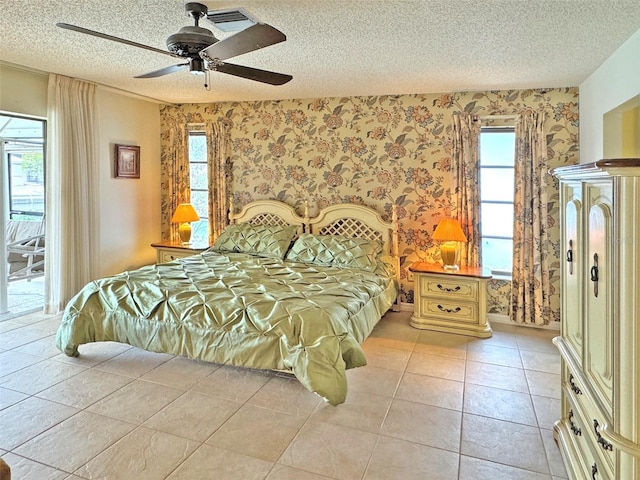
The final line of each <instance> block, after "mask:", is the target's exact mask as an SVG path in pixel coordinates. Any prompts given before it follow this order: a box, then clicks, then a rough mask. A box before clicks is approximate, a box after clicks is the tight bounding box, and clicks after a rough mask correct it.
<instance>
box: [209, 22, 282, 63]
mask: <svg viewBox="0 0 640 480" xmlns="http://www.w3.org/2000/svg"><path fill="white" fill-rule="evenodd" d="M286 39H287V36H286V35H285V34H284V33H282V32H281V31H280V30H278V29H277V28H273V27H272V26H271V25H267V24H265V23H257V24H255V25H252V26H251V27H249V28H247V29H245V30H242V31H241V32H238V33H236V34H235V35H232V36H230V37H227V38H225V39H223V40H220V41H219V42H216V43H214V44H213V45H210V46H208V47H207V48H205V49H203V50H202V51H201V52H200V53H201V54H202V53H204V54H206V55H208V56H209V57H211V58H217V59H218V60H226V59H227V58H231V57H237V56H238V55H242V54H244V53H249V52H253V51H254V50H259V49H260V48H264V47H268V46H270V45H275V44H276V43H280V42H284V41H285V40H286Z"/></svg>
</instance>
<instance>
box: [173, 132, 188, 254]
mask: <svg viewBox="0 0 640 480" xmlns="http://www.w3.org/2000/svg"><path fill="white" fill-rule="evenodd" d="M167 163H168V165H169V170H168V173H169V182H168V189H169V212H167V213H168V215H169V221H171V217H172V216H173V212H175V210H176V207H177V206H178V205H179V204H180V203H189V202H191V188H190V180H189V148H188V140H187V126H186V125H185V124H184V123H177V122H176V123H174V124H173V125H171V126H170V127H169V141H168V142H167ZM178 226H179V225H178V224H175V223H172V224H171V227H170V232H171V234H170V239H171V241H174V242H178V241H180V237H179V236H178Z"/></svg>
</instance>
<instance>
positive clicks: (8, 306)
mask: <svg viewBox="0 0 640 480" xmlns="http://www.w3.org/2000/svg"><path fill="white" fill-rule="evenodd" d="M45 140H46V122H45V121H44V120H39V119H33V118H25V117H20V116H14V115H9V114H0V142H1V146H0V150H1V154H2V167H1V168H0V180H1V181H0V194H1V195H0V197H1V199H2V208H0V225H2V227H3V228H1V229H0V239H1V240H2V245H3V249H2V252H3V261H2V263H1V265H0V320H1V319H3V318H7V317H8V316H11V317H13V316H16V315H20V314H22V313H27V312H29V311H33V310H36V309H38V308H42V303H43V298H44V260H45V257H44V242H45V231H44V216H45V173H46V172H45V152H46V148H45Z"/></svg>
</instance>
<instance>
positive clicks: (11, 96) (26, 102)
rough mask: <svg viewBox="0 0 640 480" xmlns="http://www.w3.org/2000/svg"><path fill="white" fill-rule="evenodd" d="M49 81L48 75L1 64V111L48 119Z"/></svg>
mask: <svg viewBox="0 0 640 480" xmlns="http://www.w3.org/2000/svg"><path fill="white" fill-rule="evenodd" d="M48 81H49V76H48V75H47V74H46V73H43V72H34V71H28V70H24V69H22V68H20V67H14V66H11V65H7V64H3V63H0V110H3V111H5V112H11V113H20V114H22V115H30V116H36V117H40V118H46V116H47V84H48Z"/></svg>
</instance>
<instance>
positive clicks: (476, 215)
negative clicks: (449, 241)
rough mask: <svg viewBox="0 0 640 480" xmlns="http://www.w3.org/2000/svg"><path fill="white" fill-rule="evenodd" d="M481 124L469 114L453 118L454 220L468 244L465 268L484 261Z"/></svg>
mask: <svg viewBox="0 0 640 480" xmlns="http://www.w3.org/2000/svg"><path fill="white" fill-rule="evenodd" d="M480 126H481V125H480V121H479V120H478V118H477V117H476V116H475V115H470V114H468V113H454V114H453V145H452V153H451V156H452V168H451V170H452V174H453V191H452V195H451V204H452V206H451V216H452V217H453V218H455V219H457V220H458V221H459V222H460V226H461V227H462V230H464V233H465V234H466V236H467V243H465V244H463V248H461V251H460V265H461V266H478V265H480V264H481V261H480V260H481V259H480V242H481V237H480V185H479V182H478V178H479V177H478V169H479V152H478V146H479V138H480Z"/></svg>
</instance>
